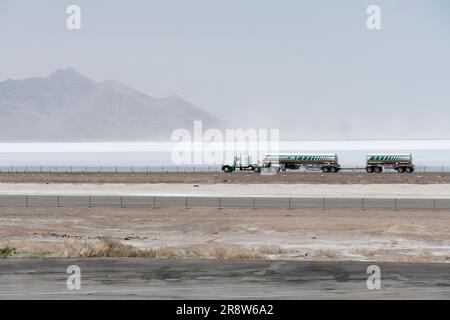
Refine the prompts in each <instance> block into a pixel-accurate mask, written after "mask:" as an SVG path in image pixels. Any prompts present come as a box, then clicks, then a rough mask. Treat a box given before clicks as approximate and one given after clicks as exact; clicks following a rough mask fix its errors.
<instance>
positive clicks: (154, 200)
mask: <svg viewBox="0 0 450 320" xmlns="http://www.w3.org/2000/svg"><path fill="white" fill-rule="evenodd" d="M153 209H156V196H153Z"/></svg>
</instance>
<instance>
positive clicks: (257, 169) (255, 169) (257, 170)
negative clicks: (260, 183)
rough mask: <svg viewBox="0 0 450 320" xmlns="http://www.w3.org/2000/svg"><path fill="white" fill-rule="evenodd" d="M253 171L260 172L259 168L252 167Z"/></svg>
mask: <svg viewBox="0 0 450 320" xmlns="http://www.w3.org/2000/svg"><path fill="white" fill-rule="evenodd" d="M253 170H254V171H255V172H261V168H260V167H254V168H253Z"/></svg>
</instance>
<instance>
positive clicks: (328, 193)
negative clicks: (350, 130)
mask: <svg viewBox="0 0 450 320" xmlns="http://www.w3.org/2000/svg"><path fill="white" fill-rule="evenodd" d="M0 195H88V196H191V197H195V196H197V197H299V198H322V197H327V198H398V199H399V198H425V199H450V184H363V185H358V184H345V185H339V184H277V185H275V186H274V185H271V184H185V183H177V184H176V183H161V184H37V183H36V184H29V183H14V184H13V183H0Z"/></svg>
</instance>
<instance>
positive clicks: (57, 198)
mask: <svg viewBox="0 0 450 320" xmlns="http://www.w3.org/2000/svg"><path fill="white" fill-rule="evenodd" d="M56 201H57V205H58V208H59V196H57V197H56Z"/></svg>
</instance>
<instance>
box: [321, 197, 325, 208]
mask: <svg viewBox="0 0 450 320" xmlns="http://www.w3.org/2000/svg"><path fill="white" fill-rule="evenodd" d="M322 210H325V198H322Z"/></svg>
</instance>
